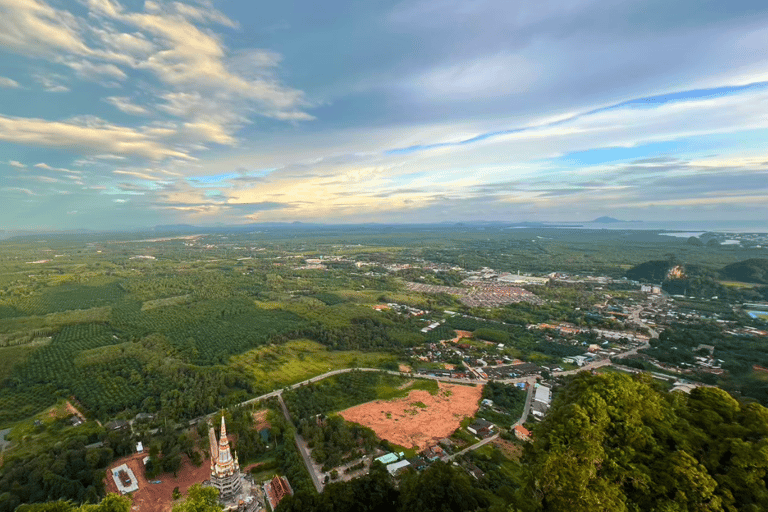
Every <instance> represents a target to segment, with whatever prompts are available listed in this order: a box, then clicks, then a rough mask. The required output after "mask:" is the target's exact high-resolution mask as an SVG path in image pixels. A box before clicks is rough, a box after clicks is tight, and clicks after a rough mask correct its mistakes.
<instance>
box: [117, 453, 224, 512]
mask: <svg viewBox="0 0 768 512" xmlns="http://www.w3.org/2000/svg"><path fill="white" fill-rule="evenodd" d="M148 455H149V454H148V453H135V454H133V455H129V456H128V457H123V458H122V459H119V460H116V461H115V462H113V463H112V464H110V466H109V469H108V470H107V473H106V475H105V478H104V483H105V484H106V487H107V492H114V493H116V492H118V490H117V486H116V485H115V482H114V480H112V468H116V467H118V466H120V465H121V464H128V467H129V468H131V470H133V474H134V475H135V476H136V480H138V483H139V490H138V491H135V492H133V493H132V497H133V506H132V507H131V510H132V511H135V512H168V511H169V510H171V508H173V489H174V487H178V488H179V491H181V494H182V496H184V495H186V493H187V489H189V488H190V486H192V484H201V483H203V482H204V481H205V480H208V479H209V478H210V477H211V459H205V460H204V461H203V464H202V465H201V466H200V467H199V468H198V467H196V466H195V465H194V464H192V463H191V462H190V461H189V459H188V458H187V457H186V456H182V460H181V468H180V469H179V471H178V472H177V475H178V476H177V477H175V478H174V476H173V474H172V473H164V474H162V475H158V476H157V478H156V479H154V480H152V482H160V483H158V484H154V483H152V482H150V481H148V480H147V478H146V477H145V476H144V463H143V462H142V459H143V458H144V457H147V456H148Z"/></svg>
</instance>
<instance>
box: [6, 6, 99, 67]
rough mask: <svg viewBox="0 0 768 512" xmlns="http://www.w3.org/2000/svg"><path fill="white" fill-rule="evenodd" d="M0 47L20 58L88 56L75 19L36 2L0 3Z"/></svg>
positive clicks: (88, 50) (66, 13) (65, 12)
mask: <svg viewBox="0 0 768 512" xmlns="http://www.w3.org/2000/svg"><path fill="white" fill-rule="evenodd" d="M0 46H1V47H5V48H7V49H10V50H12V51H15V52H17V53H20V54H22V55H49V56H50V55H55V54H56V53H57V52H59V51H66V52H69V53H73V54H77V55H86V54H88V53H90V49H89V48H88V47H87V46H86V45H85V43H84V42H83V39H82V37H81V35H80V27H79V24H78V21H77V19H76V18H75V16H73V15H72V14H71V13H69V12H67V11H62V10H59V9H54V8H53V7H51V6H50V5H48V4H46V3H45V2H39V1H37V0H0Z"/></svg>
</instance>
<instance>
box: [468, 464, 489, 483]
mask: <svg viewBox="0 0 768 512" xmlns="http://www.w3.org/2000/svg"><path fill="white" fill-rule="evenodd" d="M467 471H468V472H469V474H470V475H472V476H473V477H475V479H477V480H480V479H481V478H483V477H484V476H485V473H483V472H482V470H481V469H480V468H478V467H477V466H475V465H474V464H469V465H468V466H467Z"/></svg>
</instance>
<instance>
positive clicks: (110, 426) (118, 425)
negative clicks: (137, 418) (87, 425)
mask: <svg viewBox="0 0 768 512" xmlns="http://www.w3.org/2000/svg"><path fill="white" fill-rule="evenodd" d="M128 427H129V424H128V422H127V421H125V420H115V421H110V422H109V423H107V424H106V425H104V428H106V429H107V430H125V429H127V428H128Z"/></svg>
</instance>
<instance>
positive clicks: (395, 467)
mask: <svg viewBox="0 0 768 512" xmlns="http://www.w3.org/2000/svg"><path fill="white" fill-rule="evenodd" d="M410 465H411V463H410V462H408V461H407V460H401V461H398V462H393V463H392V464H387V471H389V474H390V475H392V476H395V475H396V474H397V473H398V472H399V471H402V470H403V469H405V468H407V467H408V466H410Z"/></svg>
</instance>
